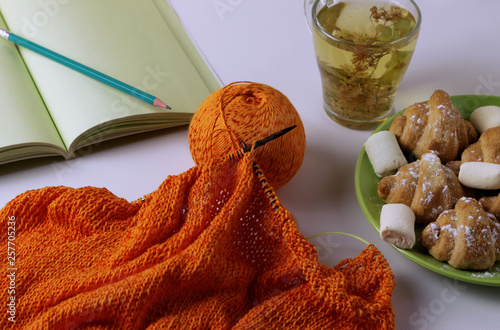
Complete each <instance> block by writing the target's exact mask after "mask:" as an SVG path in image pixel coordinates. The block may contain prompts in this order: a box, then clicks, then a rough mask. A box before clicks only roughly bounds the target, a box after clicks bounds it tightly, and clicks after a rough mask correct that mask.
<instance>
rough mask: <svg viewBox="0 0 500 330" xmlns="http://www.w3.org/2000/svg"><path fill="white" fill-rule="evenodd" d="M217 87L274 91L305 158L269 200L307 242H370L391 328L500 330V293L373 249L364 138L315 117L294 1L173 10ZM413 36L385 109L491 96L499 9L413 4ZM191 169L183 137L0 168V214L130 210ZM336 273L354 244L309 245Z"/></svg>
mask: <svg viewBox="0 0 500 330" xmlns="http://www.w3.org/2000/svg"><path fill="white" fill-rule="evenodd" d="M171 3H172V5H173V7H174V9H175V10H176V11H177V13H178V15H179V16H180V17H181V19H182V21H183V23H184V24H185V26H186V28H187V29H188V31H189V32H190V33H191V35H192V36H193V38H194V40H195V42H196V43H197V44H198V46H199V47H200V49H201V50H202V51H203V53H204V54H205V56H206V57H207V59H208V60H209V62H210V63H211V64H212V66H213V68H214V69H215V71H216V72H217V74H218V75H219V77H220V78H221V80H222V82H223V84H228V83H231V82H234V81H240V80H246V81H255V82H260V83H265V84H268V85H270V86H272V87H274V88H276V89H278V90H280V91H282V92H283V93H284V94H285V95H287V96H288V98H289V99H290V100H291V102H292V103H293V104H294V105H295V107H296V109H297V111H298V112H299V114H300V115H301V118H302V121H303V123H304V126H305V130H306V137H307V149H306V154H305V158H304V162H303V165H302V168H301V169H300V171H299V173H298V174H297V175H296V176H295V178H294V179H293V180H292V181H291V182H290V183H289V184H287V185H286V186H285V187H283V188H281V189H280V190H278V196H279V198H280V199H281V201H282V203H283V204H284V206H285V207H287V208H288V209H289V210H290V211H291V212H292V214H293V216H294V217H295V219H296V220H297V224H298V227H299V230H300V231H301V232H302V233H303V234H304V235H306V236H308V235H312V234H317V233H321V232H326V231H343V232H349V233H352V234H355V235H358V236H361V237H363V238H364V239H366V240H368V241H370V242H371V243H374V244H375V245H376V246H377V247H378V248H379V249H380V250H381V251H382V252H383V254H384V256H385V257H386V258H387V259H388V261H389V264H390V266H391V268H392V270H393V272H394V274H395V279H396V288H395V291H394V294H393V305H394V310H395V313H396V325H397V328H398V329H455V328H458V329H466V328H471V329H484V328H489V327H491V328H495V327H498V320H499V317H498V312H499V308H500V288H496V287H487V286H480V285H474V284H469V283H463V282H455V281H454V280H452V279H449V278H446V277H444V276H441V275H438V274H435V273H433V272H431V271H429V270H427V269H425V268H423V267H421V266H419V265H417V264H415V263H414V262H412V261H410V260H408V259H406V258H405V257H404V256H402V255H400V254H399V253H398V252H397V251H395V250H394V249H393V248H391V247H390V246H389V245H387V244H386V243H385V242H383V241H382V240H381V239H380V238H379V237H378V235H377V233H376V232H375V231H374V230H373V228H372V227H371V225H370V224H369V223H368V221H367V220H366V218H365V217H364V215H363V213H362V211H361V209H360V207H359V205H358V203H357V199H356V194H355V190H354V167H355V164H356V160H357V157H358V155H359V152H360V150H361V147H362V144H363V142H364V141H365V140H366V138H367V137H368V136H369V134H370V133H371V132H369V131H354V130H349V129H346V128H343V127H341V126H339V125H337V124H336V123H334V122H333V121H331V120H330V119H329V118H328V117H327V116H326V114H325V113H324V112H323V109H322V100H321V86H320V78H319V73H318V70H317V67H316V63H315V57H314V53H313V49H312V40H311V34H310V32H309V30H308V27H307V25H306V22H305V18H304V13H303V2H302V1H301V0H266V1H264V0H171ZM418 4H419V6H420V8H421V11H422V14H423V22H422V29H421V33H420V38H419V41H418V43H417V48H416V51H415V55H414V57H413V60H412V63H411V65H410V67H409V69H408V71H407V74H406V76H405V78H404V79H403V82H402V84H401V87H400V90H399V93H398V96H397V98H396V104H395V108H396V110H398V111H399V110H401V109H403V108H405V107H407V106H408V105H410V104H412V103H415V102H418V101H424V100H427V99H428V98H429V96H430V95H431V94H432V92H433V91H434V90H435V89H443V90H445V91H447V92H448V93H449V94H451V95H458V94H492V95H499V96H500V41H499V31H500V20H499V19H498V14H499V13H500V2H499V1H495V0H489V1H487V0H479V1H474V2H473V1H464V0H458V1H457V0H421V1H418ZM192 166H194V162H193V161H192V159H191V156H190V153H189V147H188V139H187V127H182V128H175V129H170V130H164V131H159V132H153V133H147V134H142V135H139V136H132V137H127V138H122V139H118V140H115V141H110V142H105V143H101V144H100V145H98V146H93V147H91V148H88V149H86V150H85V155H84V156H83V157H80V158H77V159H74V160H70V161H62V160H60V159H57V158H51V159H41V160H30V161H23V162H17V163H13V164H7V165H2V166H0V206H3V205H4V204H5V203H7V202H8V201H9V200H10V199H12V198H13V197H15V196H16V195H18V194H20V193H22V192H24V191H26V190H28V189H36V188H41V187H44V186H53V185H65V186H71V187H81V186H97V187H106V188H108V189H109V190H110V191H112V192H113V193H115V194H116V195H118V196H120V197H124V198H127V199H128V200H135V199H138V198H140V197H141V196H143V195H145V194H148V193H150V192H151V191H153V190H155V189H156V188H157V187H158V186H159V184H160V183H161V182H162V181H163V180H164V179H165V178H166V177H167V176H168V175H171V174H179V173H182V172H184V171H186V170H187V169H189V168H190V167H192ZM312 241H313V242H314V243H315V244H316V245H317V246H318V251H319V254H320V260H321V261H322V262H324V263H325V264H327V265H329V266H334V265H335V264H337V263H338V262H339V261H340V260H341V259H343V258H346V257H354V256H356V255H357V254H359V252H360V251H361V250H362V249H363V248H364V245H363V244H362V243H361V242H359V241H357V240H355V239H352V238H348V237H343V236H323V237H321V238H316V239H313V240H312Z"/></svg>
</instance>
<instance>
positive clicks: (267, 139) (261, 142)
mask: <svg viewBox="0 0 500 330" xmlns="http://www.w3.org/2000/svg"><path fill="white" fill-rule="evenodd" d="M295 127H297V125H293V126H290V127H287V128H285V129H282V130H281V131H278V132H276V133H274V134H271V135H269V136H268V137H265V138H263V139H262V140H259V141H257V142H255V144H254V145H250V146H246V147H244V148H243V152H245V153H246V152H249V151H252V149H257V148H258V147H261V146H263V145H264V144H266V143H268V142H271V141H272V140H275V139H277V138H279V137H280V136H282V135H285V134H286V133H288V132H290V131H291V130H292V129H294V128H295Z"/></svg>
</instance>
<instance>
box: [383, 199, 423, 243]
mask: <svg viewBox="0 0 500 330" xmlns="http://www.w3.org/2000/svg"><path fill="white" fill-rule="evenodd" d="M380 238H382V239H383V240H384V241H386V242H387V243H389V244H393V245H395V246H397V247H399V248H401V249H411V248H412V247H413V245H415V240H416V238H415V213H414V212H413V211H412V209H411V208H410V207H409V206H407V205H405V204H384V205H383V206H382V211H381V212H380Z"/></svg>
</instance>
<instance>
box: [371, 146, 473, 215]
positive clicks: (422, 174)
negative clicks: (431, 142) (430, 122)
mask: <svg viewBox="0 0 500 330" xmlns="http://www.w3.org/2000/svg"><path fill="white" fill-rule="evenodd" d="M378 195H379V196H380V198H382V199H383V200H384V201H385V202H386V203H401V204H405V205H407V206H409V207H410V208H411V209H412V210H413V212H414V213H415V217H416V223H421V224H428V223H429V222H431V221H434V220H436V219H437V217H438V216H439V214H440V213H441V212H443V211H445V210H448V209H451V208H453V206H454V205H455V203H456V202H457V201H458V200H459V199H460V198H461V197H463V196H465V191H464V189H463V187H462V185H461V184H460V182H459V181H458V178H457V176H456V175H455V173H454V172H453V171H452V170H450V169H449V168H447V167H446V166H444V165H443V164H441V161H440V159H439V158H438V157H437V156H436V155H435V154H434V153H428V154H424V155H423V156H422V158H421V159H419V160H417V161H415V162H412V163H409V164H407V165H404V166H402V167H400V168H399V169H398V172H397V173H396V174H395V175H391V176H386V177H384V178H382V179H381V180H380V182H379V185H378Z"/></svg>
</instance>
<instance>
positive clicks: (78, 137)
mask: <svg viewBox="0 0 500 330" xmlns="http://www.w3.org/2000/svg"><path fill="white" fill-rule="evenodd" d="M0 13H1V17H0V26H1V27H3V28H5V29H7V30H10V31H11V32H13V33H15V34H17V35H19V36H21V37H24V38H26V39H29V40H31V41H33V42H35V43H37V44H39V45H41V46H44V47H46V48H49V49H51V50H53V51H55V52H57V53H59V54H61V55H64V56H67V57H69V58H71V59H73V60H75V61H77V62H80V63H82V64H85V65H87V66H89V67H91V68H93V69H96V70H98V71H101V72H103V73H105V74H107V75H109V76H111V77H114V78H116V79H118V80H121V81H123V82H126V83H127V84H129V85H132V86H134V87H136V88H139V89H141V90H144V91H146V92H148V93H150V94H153V95H155V96H156V97H158V98H159V99H161V100H163V101H165V103H167V104H168V105H169V106H171V107H172V109H171V110H166V109H165V110H163V109H160V108H157V107H154V106H152V105H149V104H147V103H145V102H143V101H140V100H138V99H135V98H133V97H131V96H129V95H127V94H125V93H123V92H120V91H119V90H116V89H114V88H112V87H110V86H107V85H105V84H103V83H101V82H99V81H96V80H94V79H92V78H89V77H87V76H85V75H83V74H81V73H79V72H77V71H74V70H71V69H69V68H67V67H65V66H63V65H61V64H59V63H57V62H54V61H52V60H50V59H47V58H45V57H43V56H41V55H39V54H37V53H35V52H32V51H30V50H28V49H24V48H22V47H17V46H16V45H14V44H13V43H11V42H9V41H6V40H3V39H1V40H0V62H1V65H0V113H1V115H2V118H3V120H2V121H0V163H6V162H12V161H16V160H21V159H27V158H34V157H42V156H51V155H62V156H64V157H65V158H72V157H74V156H75V152H76V150H78V149H80V148H82V147H85V146H88V145H90V144H94V143H99V142H101V141H104V140H108V139H111V138H116V137H119V136H124V135H129V134H135V133H140V132H145V131H150V130H155V129H162V128H167V127H173V126H179V125H186V124H188V123H189V121H190V120H191V118H192V115H193V114H194V112H195V111H196V109H197V108H198V106H199V105H200V104H201V103H202V102H203V100H204V99H205V98H206V97H207V96H209V95H210V94H211V93H212V92H213V91H215V90H217V89H218V88H220V87H221V85H220V81H219V80H218V79H217V77H216V75H215V74H214V73H213V71H212V70H211V69H210V67H209V65H208V64H207V63H206V62H205V61H204V58H203V56H202V55H201V54H200V52H199V51H198V50H197V48H196V46H195V45H194V44H193V42H192V41H191V39H190V38H189V36H188V34H187V33H186V31H185V30H184V28H183V26H182V24H181V22H180V20H179V19H178V17H177V15H176V14H175V12H174V11H173V9H172V8H171V6H170V5H169V3H168V2H167V1H166V0H106V1H96V0H44V1H40V0H16V1H12V0H0Z"/></svg>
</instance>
